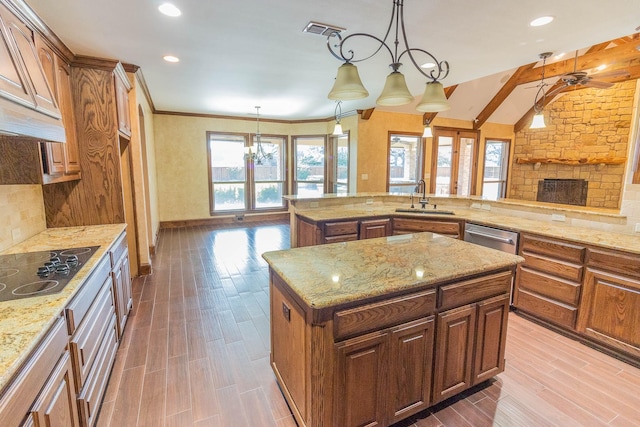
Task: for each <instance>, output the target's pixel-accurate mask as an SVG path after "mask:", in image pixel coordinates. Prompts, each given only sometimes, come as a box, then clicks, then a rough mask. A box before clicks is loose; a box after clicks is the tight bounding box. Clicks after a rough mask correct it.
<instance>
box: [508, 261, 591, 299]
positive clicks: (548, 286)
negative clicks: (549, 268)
mask: <svg viewBox="0 0 640 427" xmlns="http://www.w3.org/2000/svg"><path fill="white" fill-rule="evenodd" d="M519 274H520V277H518V283H519V288H520V290H522V289H528V290H530V291H532V292H535V293H537V294H540V295H543V296H546V297H549V298H552V299H554V300H556V301H560V302H563V303H566V304H570V305H573V306H577V305H578V302H579V299H580V289H581V288H582V285H581V284H580V283H576V282H570V281H568V280H563V279H559V278H556V277H553V276H551V275H549V274H545V273H539V272H537V271H533V270H529V269H527V268H524V267H523V268H522V269H521V270H520V273H519Z"/></svg>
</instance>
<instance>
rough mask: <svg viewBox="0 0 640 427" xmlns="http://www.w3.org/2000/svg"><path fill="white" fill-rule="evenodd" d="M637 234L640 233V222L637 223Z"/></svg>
mask: <svg viewBox="0 0 640 427" xmlns="http://www.w3.org/2000/svg"><path fill="white" fill-rule="evenodd" d="M636 233H640V222H636Z"/></svg>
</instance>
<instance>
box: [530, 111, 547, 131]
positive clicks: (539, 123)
mask: <svg viewBox="0 0 640 427" xmlns="http://www.w3.org/2000/svg"><path fill="white" fill-rule="evenodd" d="M546 127H547V125H545V124H544V114H542V113H538V114H536V115H535V116H533V120H532V121H531V126H529V129H542V128H546Z"/></svg>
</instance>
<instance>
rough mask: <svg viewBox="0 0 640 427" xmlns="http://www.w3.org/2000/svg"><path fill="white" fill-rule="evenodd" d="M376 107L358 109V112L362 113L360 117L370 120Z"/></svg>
mask: <svg viewBox="0 0 640 427" xmlns="http://www.w3.org/2000/svg"><path fill="white" fill-rule="evenodd" d="M375 109H376V107H373V108H367V109H366V110H358V114H360V118H362V120H369V119H370V118H371V115H372V114H373V111H374V110H375Z"/></svg>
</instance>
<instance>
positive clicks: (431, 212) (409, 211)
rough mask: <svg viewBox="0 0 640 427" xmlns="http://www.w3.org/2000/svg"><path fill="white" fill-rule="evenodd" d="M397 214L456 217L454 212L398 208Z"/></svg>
mask: <svg viewBox="0 0 640 427" xmlns="http://www.w3.org/2000/svg"><path fill="white" fill-rule="evenodd" d="M396 212H406V213H416V214H425V215H455V213H454V212H453V211H443V210H440V209H415V208H414V209H411V208H397V209H396Z"/></svg>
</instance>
